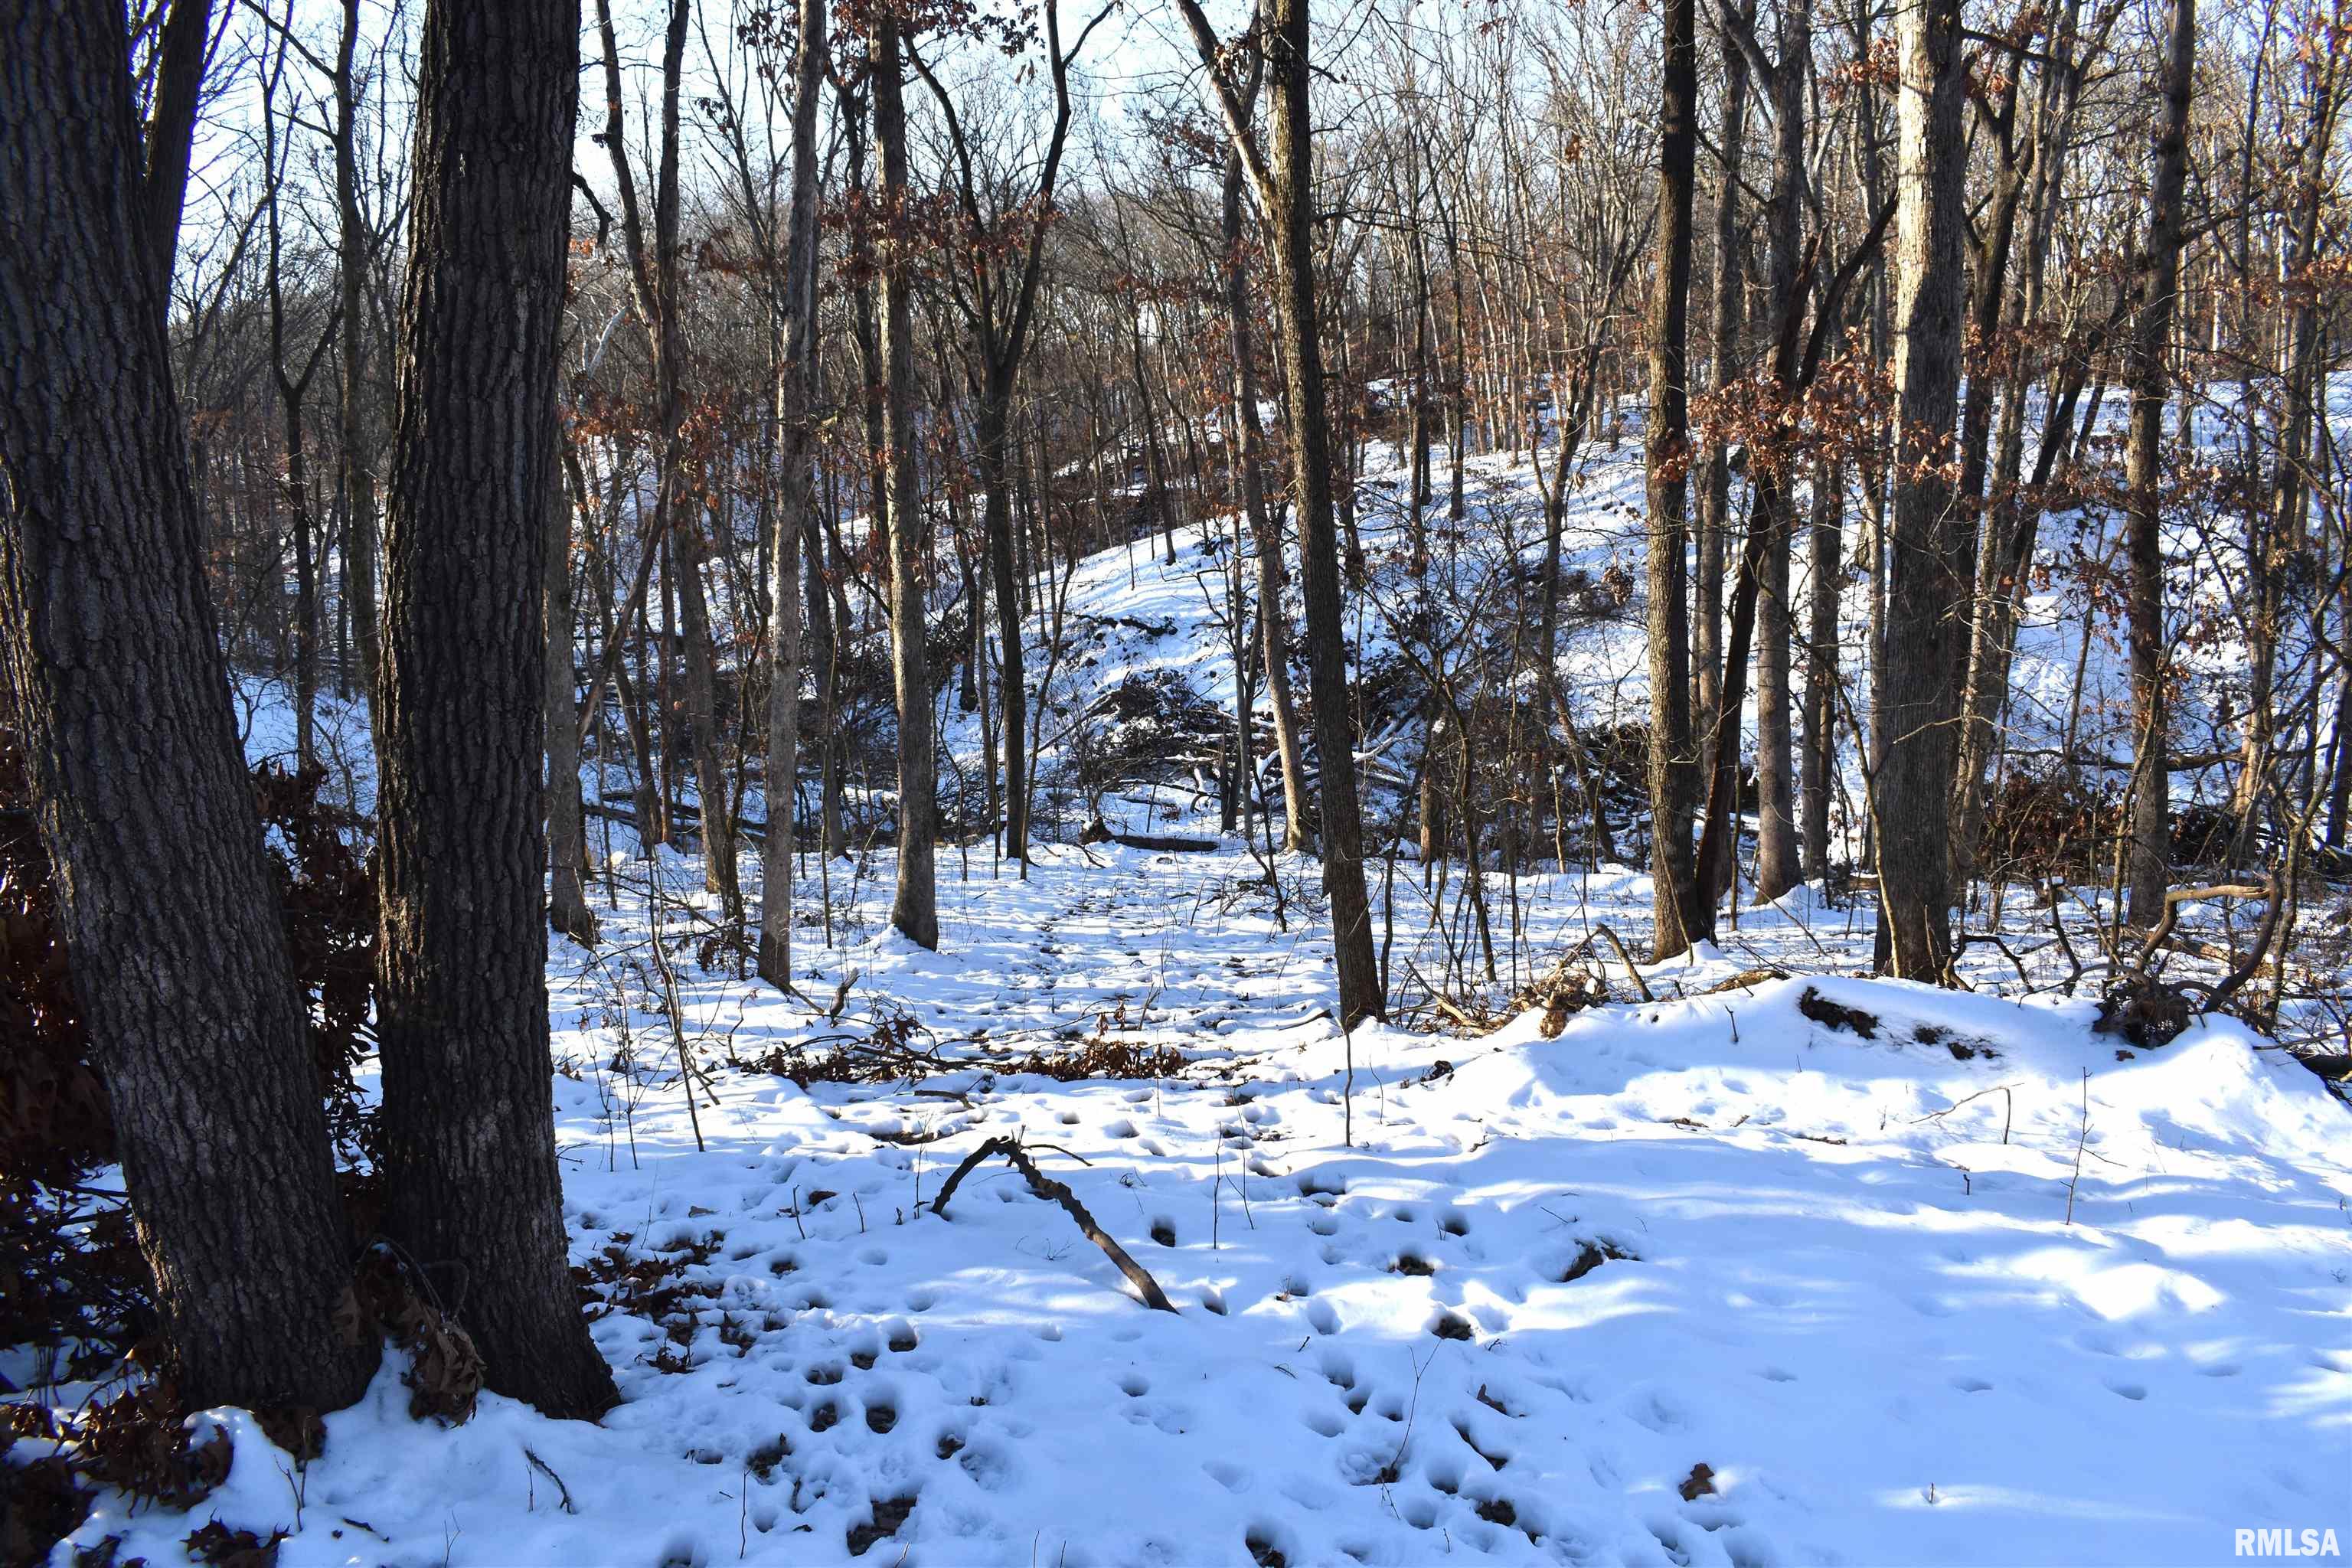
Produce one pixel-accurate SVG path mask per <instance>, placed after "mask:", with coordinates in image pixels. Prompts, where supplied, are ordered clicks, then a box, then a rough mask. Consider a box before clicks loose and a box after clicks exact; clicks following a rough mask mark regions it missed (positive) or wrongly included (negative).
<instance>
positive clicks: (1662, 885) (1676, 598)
mask: <svg viewBox="0 0 2352 1568" xmlns="http://www.w3.org/2000/svg"><path fill="white" fill-rule="evenodd" d="M1664 20H1665V38H1664V50H1665V65H1664V79H1663V81H1662V83H1661V88H1662V90H1661V95H1660V103H1659V109H1660V111H1661V132H1660V137H1659V154H1658V228H1657V240H1656V253H1657V258H1658V262H1657V275H1656V278H1655V280H1654V285H1653V289H1652V293H1651V302H1650V411H1649V418H1648V421H1647V423H1646V426H1645V429H1644V432H1643V433H1644V436H1645V438H1646V446H1647V451H1646V452H1645V454H1644V463H1643V466H1644V468H1645V470H1646V473H1647V479H1648V492H1649V493H1648V500H1649V526H1650V539H1649V612H1648V614H1649V634H1650V762H1649V773H1650V816H1651V821H1652V823H1653V825H1654V826H1653V829H1652V833H1651V849H1650V868H1651V876H1652V879H1653V880H1654V883H1655V884H1656V892H1655V897H1654V917H1653V918H1654V939H1653V945H1652V956H1653V957H1654V958H1659V959H1664V958H1671V957H1673V956H1674V955H1675V953H1678V952H1683V951H1685V949H1687V948H1688V947H1689V946H1690V943H1691V940H1692V936H1693V934H1694V932H1695V931H1697V930H1698V929H1700V924H1699V916H1698V897H1699V895H1698V892H1697V887H1696V881H1695V879H1694V868H1693V866H1692V863H1691V841H1690V834H1691V818H1692V814H1693V813H1694V811H1695V810H1696V806H1697V795H1698V765H1699V759H1698V756H1697V755H1696V747H1695V743H1694V738H1693V736H1692V733H1691V716H1690V598H1689V566H1688V563H1687V562H1686V561H1685V553H1686V551H1687V547H1688V544H1689V527H1688V524H1687V522H1686V520H1685V502H1686V501H1687V499H1688V496H1689V490H1690V482H1689V477H1688V476H1689V468H1690V459H1691V450H1690V381H1689V357H1688V349H1689V343H1688V337H1689V317H1690V275H1691V186H1692V183H1693V170H1694V166H1695V163H1696V147H1697V142H1698V65H1697V58H1696V57H1697V45H1696V26H1697V21H1696V6H1695V4H1694V0H1664Z"/></svg>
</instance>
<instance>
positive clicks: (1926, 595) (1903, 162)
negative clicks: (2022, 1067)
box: [1872, 0, 1969, 982]
mask: <svg viewBox="0 0 2352 1568" xmlns="http://www.w3.org/2000/svg"><path fill="white" fill-rule="evenodd" d="M1895 43H1896V54H1897V58H1898V60H1899V69H1900V71H1901V86H1900V88H1899V89H1898V99H1897V110H1898V112H1897V115H1896V121H1897V123H1898V125H1899V127H1900V129H1901V135H1900V136H1899V138H1898V140H1897V149H1898V161H1897V170H1896V175H1895V187H1896V188H1895V200H1896V204H1897V205H1896V211H1895V419H1896V424H1895V496H1894V506H1893V508H1892V510H1893V517H1892V519H1891V521H1890V527H1889V531H1888V540H1887V542H1888V545H1889V553H1890V561H1889V574H1888V585H1887V602H1886V647H1885V650H1884V653H1883V655H1882V657H1883V658H1885V695H1884V709H1883V711H1882V714H1881V717H1880V722H1881V724H1882V725H1883V726H1884V728H1885V756H1884V759H1883V760H1882V761H1881V763H1879V766H1878V770H1877V773H1876V777H1875V779H1874V785H1875V787H1874V790H1873V797H1874V798H1873V800H1872V814H1873V816H1874V818H1875V819H1876V826H1877V835H1876V837H1877V841H1878V872H1879V900H1880V916H1879V919H1880V924H1881V926H1882V928H1883V929H1884V930H1885V931H1886V933H1887V952H1888V955H1889V958H1890V961H1891V963H1892V964H1893V967H1894V971H1895V973H1896V974H1897V975H1899V976H1901V977H1903V978H1905V979H1909V980H1925V981H1928V982H1939V981H1941V980H1942V979H1943V978H1944V977H1945V973H1946V971H1947V969H1948V967H1949V964H1950V961H1951V952H1952V943H1951V931H1950V923H1949V921H1950V912H1951V897H1950V874H1949V856H1948V837H1949V835H1948V833H1947V832H1946V827H1945V825H1946V823H1947V822H1948V820H1949V816H1950V808H1951V797H1952V789H1951V779H1952V763H1953V743H1952V735H1951V726H1950V723H1949V720H1950V718H1951V715H1950V713H1949V711H1948V702H1947V694H1948V691H1949V690H1950V687H1951V677H1950V673H1949V672H1950V670H1951V668H1952V665H1953V662H1954V661H1955V660H1956V659H1958V658H1961V657H1962V653H1963V650H1962V647H1961V646H1960V636H1959V634H1960V626H1961V625H1962V624H1963V622H1962V619H1961V617H1962V613H1963V609H1964V606H1965V595H1966V593H1967V588H1968V584H1966V582H1965V581H1964V580H1962V579H1961V578H1960V577H1959V576H1958V570H1957V568H1958V554H1959V552H1958V546H1957V542H1956V538H1955V535H1956V533H1957V531H1958V530H1960V529H1962V528H1965V527H1967V526H1969V523H1968V521H1967V520H1966V519H1963V518H1959V517H1957V516H1956V515H1955V513H1956V512H1957V511H1958V508H1957V507H1956V505H1955V498H1954V495H1953V487H1952V485H1951V483H1950V481H1949V479H1948V477H1947V465H1948V462H1949V460H1950V447H1951V437H1952V426H1953V421H1954V418H1955V417H1956V416H1957V414H1958V399H1959V381H1960V353H1961V347H1962V344H1961V331H1960V328H1961V307H1962V303H1963V300H1962V296H1963V289H1964V283H1965V271H1966V268H1965V266H1964V264H1963V258H1962V242H1963V237H1964V230H1965V228H1966V226H1967V216H1968V215H1967V207H1966V200H1965V197H1966V191H1965V186H1964V180H1965V176H1966V173H1967V151H1968V150H1967V144H1966V142H1965V140H1964V139H1963V137H1962V135H1961V125H1960V120H1961V111H1962V110H1963V108H1964V107H1965V104H1966V100H1967V90H1968V73H1967V70H1966V68H1964V66H1963V64H1962V58H1961V40H1960V5H1959V0H1898V4H1897V5H1895Z"/></svg>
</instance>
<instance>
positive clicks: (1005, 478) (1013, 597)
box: [978, 374, 1029, 878]
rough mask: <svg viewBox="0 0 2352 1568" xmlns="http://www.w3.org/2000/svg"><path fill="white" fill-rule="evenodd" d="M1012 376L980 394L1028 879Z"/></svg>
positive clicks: (1019, 857) (1020, 857)
mask: <svg viewBox="0 0 2352 1568" xmlns="http://www.w3.org/2000/svg"><path fill="white" fill-rule="evenodd" d="M1012 403H1013V377H1012V376H1011V375H1010V374H1005V375H1003V376H1002V377H1001V378H1000V377H999V376H998V375H996V374H991V375H990V376H989V377H988V384H987V385H986V386H984V387H983V388H982V392H981V405H980V428H979V432H978V435H979V445H980V475H981V479H980V483H981V489H982V503H983V522H982V526H983V529H984V531H985V532H986V536H987V543H988V565H989V573H990V583H991V586H992V591H993V592H994V594H995V596H996V620H997V628H996V636H997V643H998V647H999V652H998V654H997V658H998V660H999V662H1000V666H1001V668H1000V670H999V673H998V676H997V680H998V684H999V687H1000V688H1001V690H1000V693H999V695H1000V698H1001V700H1002V704H1003V713H1004V718H1003V731H1004V857H1005V858H1006V859H1008V860H1010V861H1012V862H1013V865H1014V866H1016V867H1018V868H1020V874H1021V875H1022V876H1023V877H1024V878H1025V877H1027V876H1028V875H1029V785H1028V778H1029V756H1028V728H1029V677H1028V671H1027V669H1026V668H1025V667H1024V658H1025V654H1024V648H1023V647H1022V629H1021V584H1020V580H1019V577H1018V575H1017V574H1016V573H1015V572H1014V570H1013V453H1012V447H1013V436H1012V431H1011V429H1010V428H1009V426H1010V423H1011V417H1012V416H1011V407H1012Z"/></svg>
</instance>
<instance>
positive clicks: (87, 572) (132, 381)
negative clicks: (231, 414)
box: [0, 0, 377, 1410]
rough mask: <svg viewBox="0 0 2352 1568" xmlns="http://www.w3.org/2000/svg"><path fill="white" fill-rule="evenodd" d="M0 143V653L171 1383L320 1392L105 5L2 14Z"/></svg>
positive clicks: (224, 704)
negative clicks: (15, 16) (27, 20)
mask: <svg viewBox="0 0 2352 1568" xmlns="http://www.w3.org/2000/svg"><path fill="white" fill-rule="evenodd" d="M197 9H198V14H199V16H201V8H200V7H199V8H197ZM19 20H20V22H21V21H22V20H23V13H22V12H21V11H20V12H19ZM198 29H199V31H200V32H201V22H199V24H198ZM0 146H5V148H6V149H7V152H6V153H5V155H0V211H5V212H6V213H7V214H8V215H9V216H8V221H6V222H5V223H0V666H5V676H6V681H7V689H8V692H9V695H10V698H11V700H12V702H13V706H14V709H15V712H16V720H17V722H19V723H20V724H21V725H22V726H23V728H24V734H25V741H26V747H25V750H26V757H27V760H28V762H29V764H30V769H31V773H32V780H33V786H34V794H35V799H36V801H37V818H38V822H39V827H40V833H41V840H42V844H43V846H44V847H45V848H46V849H47V852H48V854H49V856H50V858H52V860H53V861H54V862H55V864H56V866H57V868H58V889H59V900H58V913H59V917H60V923H61V925H62V928H63V931H64V936H65V942H66V947H67V951H68V954H69V955H70V957H71V960H72V963H73V972H74V983H75V988H76V992H77V994H78V997H79V1003H80V1005H81V1009H82V1014H83V1018H84V1022H85V1024H86V1026H87V1028H88V1032H89V1049H90V1054H91V1058H92V1059H93V1061H95V1062H96V1064H97V1065H98V1067H99V1068H100V1071H101V1072H102V1073H103V1074H104V1075H105V1079H106V1083H107V1092H108V1099H109V1103H110V1110H111V1112H112V1115H113V1120H114V1127H115V1137H116V1146H117V1149H118V1151H119V1152H120V1154H121V1161H122V1171H123V1180H124V1184H125V1186H126V1187H127V1189H128V1191H129V1193H130V1195H131V1213H132V1215H133V1217H134V1219H135V1220H136V1222H137V1226H138V1234H139V1245H140V1248H141V1251H142V1253H143V1254H144V1255H145V1258H146V1259H147V1262H148V1266H149V1267H150V1268H152V1270H153V1274H154V1279H155V1287H156V1305H157V1307H158V1309H159V1310H160V1312H161V1314H162V1317H163V1333H164V1337H165V1339H166V1341H167V1342H168V1343H169V1346H170V1349H171V1353H172V1358H173V1363H174V1365H173V1371H174V1373H175V1375H176V1378H177V1383H178V1392H179V1394H180V1396H181V1398H182V1400H183V1401H184V1403H185V1404H186V1405H188V1407H189V1408H191V1409H202V1408H204V1407H205V1406H207V1405H247V1406H249V1407H253V1408H268V1407H272V1406H286V1405H309V1406H311V1407H313V1408H315V1409H322V1410H323V1409H332V1408H335V1407H338V1406H341V1405H348V1404H350V1403H351V1402H352V1400H354V1399H357V1398H358V1397H359V1396H360V1394H361V1393H362V1390H364V1389H365V1387H366V1386H367V1382H368V1378H369V1375H370V1373H371V1372H372V1370H373V1367H374V1365H375V1362H376V1356H377V1347H376V1345H375V1344H374V1342H373V1340H371V1341H370V1342H367V1343H365V1344H346V1343H344V1342H342V1340H341V1337H340V1336H339V1335H338V1334H337V1333H336V1332H335V1331H334V1329H333V1328H332V1326H331V1323H330V1321H329V1319H330V1314H331V1312H332V1311H333V1310H334V1309H335V1306H336V1303H337V1300H338V1299H339V1298H340V1297H341V1294H342V1293H343V1292H344V1291H345V1290H346V1289H347V1288H348V1283H349V1280H350V1277H351V1250H350V1237H349V1232H348V1230H347V1228H346V1226H345V1222H344V1218H343V1214H342V1209H341V1205H340V1204H339V1202H338V1201H337V1198H336V1194H335V1176H334V1166H333V1163H332V1160H331V1155H330V1151H329V1145H328V1142H327V1126H326V1119H325V1116H324V1115H323V1113H322V1112H321V1110H320V1100H319V1078H318V1072H317V1069H316V1068H315V1066H314V1065H313V1061H312V1058H311V1053H310V1044H309V1038H308V1020H307V1018H306V1017H305V1016H304V1013H303V1008H302V1005H301V1001H300V993H299V991H298V990H297V989H296V986H295V983H294V977H293V974H292V973H291V970H290V968H289V963H288V959H287V954H286V947H285V942H284V941H283V938H282V935H281V932H280V923H279V919H278V908H277V900H276V899H275V897H274V896H273V894H272V892H271V889H270V883H269V878H268V871H267V869H266V867H265V863H264V859H263V852H262V840H261V821H260V816H259V814H258V813H257V810H256V809H255V805H254V796H253V787H252V784H251V781H250V780H249V779H248V777H247V773H246V771H245V766H244V761H243V759H242V757H241V756H240V755H239V753H238V749H237V739H236V723H235V720H234V718H233V716H232V714H231V710H230V702H229V694H228V677H227V671H226V668H224V665H223V661H222V658H221V651H220V640H219V637H218V631H217V628H216V626H215V623H214V618H213V612H212V606H211V604H210V601H209V600H208V598H207V596H206V595H205V577H204V542H203V537H202V535H203V523H202V519H201V517H200V515H199V511H198V507H197V501H196V495H195V489H194V484H193V482H192V479H191V477H190V472H189V467H188V459H187V453H186V449H185V447H184V437H183V435H182V428H183V427H182V423H181V417H180V410H179V408H178V406H177V405H176V402H175V399H174V398H173V392H172V384H171V369H170V357H169V350H168V347H167V344H166V341H165V336H164V299H165V294H164V285H163V279H162V278H161V277H160V276H159V275H158V272H157V270H156V269H155V268H152V267H150V266H149V265H147V262H148V258H149V252H148V250H147V243H148V242H147V239H146V237H145V233H146V231H145V229H144V228H143V226H142V206H141V185H140V176H139V170H138V164H137V150H138V131H137V125H136V121H134V119H133V116H132V111H131V89H130V82H129V79H128V75H127V73H126V71H125V68H124V63H123V41H122V15H121V10H120V8H119V7H114V6H110V5H105V4H102V3H98V0H84V3H81V4H77V5H68V6H59V7H57V8H56V11H55V13H54V14H50V13H47V12H45V14H44V15H43V16H42V18H41V20H40V21H39V22H38V24H37V25H31V26H23V25H20V26H16V27H15V28H13V29H11V42H10V44H9V47H7V48H6V49H5V50H0ZM174 216H176V214H175V215H174Z"/></svg>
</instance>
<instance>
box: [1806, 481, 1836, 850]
mask: <svg viewBox="0 0 2352 1568" xmlns="http://www.w3.org/2000/svg"><path fill="white" fill-rule="evenodd" d="M1844 521H1845V468H1844V466H1843V464H1840V463H1823V464H1822V465H1821V466H1820V467H1819V468H1815V469H1814V470H1813V563H1812V596H1811V605H1810V608H1809V613H1808V618H1807V622H1806V626H1805V711H1804V734H1803V737H1802V738H1801V740H1800V741H1799V742H1798V746H1797V752H1798V756H1799V770H1800V771H1799V778H1798V788H1797V794H1798V802H1799V807H1798V809H1799V814H1800V816H1801V817H1802V818H1803V822H1802V825H1801V826H1802V844H1803V860H1802V863H1801V869H1802V871H1803V873H1804V876H1805V879H1806V880H1808V881H1811V882H1819V881H1821V880H1822V879H1823V878H1825V877H1827V876H1828V875H1829V874H1830V794H1831V792H1832V789H1833V788H1834V787H1835V785H1836V782H1837V741H1836V736H1837V695H1838V684H1837V683H1838V589H1839V586H1840V585H1841V584H1842V583H1843V580H1844V575H1845V572H1844V566H1843V563H1842V562H1841V561H1840V559H1839V554H1840V550H1841V545H1842V541H1841V539H1840V537H1839V535H1840V533H1841V531H1842V530H1843V523H1844Z"/></svg>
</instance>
